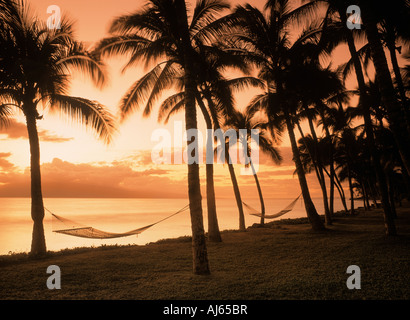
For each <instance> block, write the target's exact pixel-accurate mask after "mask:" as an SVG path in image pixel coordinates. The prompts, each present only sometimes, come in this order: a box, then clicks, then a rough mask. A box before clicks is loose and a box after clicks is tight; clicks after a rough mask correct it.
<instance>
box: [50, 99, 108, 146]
mask: <svg viewBox="0 0 410 320" xmlns="http://www.w3.org/2000/svg"><path fill="white" fill-rule="evenodd" d="M50 111H52V112H62V113H64V114H66V115H68V116H69V117H70V118H71V119H73V120H74V121H76V122H79V123H80V124H83V125H85V126H86V127H89V128H91V129H93V130H94V131H95V132H96V134H97V135H98V137H99V138H101V139H102V140H103V141H104V142H105V143H107V144H109V143H111V142H112V139H113V135H114V133H115V131H116V124H115V120H114V117H113V115H112V114H111V113H110V112H109V111H108V110H107V109H106V107H104V106H103V105H101V104H100V103H98V102H97V101H91V100H88V99H84V98H79V97H70V96H63V95H53V96H51V97H50Z"/></svg>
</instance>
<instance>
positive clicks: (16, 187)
mask: <svg viewBox="0 0 410 320" xmlns="http://www.w3.org/2000/svg"><path fill="white" fill-rule="evenodd" d="M0 160H3V158H0ZM1 163H2V162H1V161H0V164H1ZM6 164H7V163H6ZM41 172H42V187H43V195H44V197H66V198H70V197H71V198H119V197H124V198H152V197H158V198H161V197H163V198H169V197H172V198H173V197H184V196H185V194H186V192H185V189H186V188H184V183H180V185H179V186H176V185H175V184H177V183H176V182H174V181H172V179H170V178H169V177H167V176H166V175H167V173H168V171H167V170H163V169H154V168H147V169H146V170H140V171H135V170H133V169H132V168H131V167H130V166H128V164H127V163H125V162H124V163H123V162H121V161H116V162H115V163H113V164H104V165H101V164H93V163H80V164H74V163H70V162H67V161H63V160H61V159H57V158H55V159H53V161H52V162H50V163H44V164H42V166H41ZM0 183H1V185H0V196H1V197H28V196H30V170H29V168H27V169H26V170H25V171H24V172H20V173H17V172H8V173H3V174H2V175H0Z"/></svg>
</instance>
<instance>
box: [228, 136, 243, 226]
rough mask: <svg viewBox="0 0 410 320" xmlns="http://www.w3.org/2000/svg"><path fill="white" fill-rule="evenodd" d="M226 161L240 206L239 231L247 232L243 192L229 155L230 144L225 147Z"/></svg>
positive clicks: (237, 202) (237, 203)
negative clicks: (240, 189)
mask: <svg viewBox="0 0 410 320" xmlns="http://www.w3.org/2000/svg"><path fill="white" fill-rule="evenodd" d="M225 160H226V161H227V163H228V169H229V175H230V176H231V180H232V187H233V192H234V194H235V200H236V205H237V206H238V209H239V230H240V231H246V227H245V215H244V212H243V205H242V198H241V192H240V191H239V185H238V180H237V179H236V175H235V169H234V167H233V164H232V163H231V162H232V161H231V157H230V155H229V144H228V143H227V144H226V145H225Z"/></svg>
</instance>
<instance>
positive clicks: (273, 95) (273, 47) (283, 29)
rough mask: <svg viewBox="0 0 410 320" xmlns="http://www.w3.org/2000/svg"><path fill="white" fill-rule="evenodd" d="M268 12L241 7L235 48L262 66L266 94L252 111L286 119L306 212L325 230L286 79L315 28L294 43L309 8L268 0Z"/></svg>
mask: <svg viewBox="0 0 410 320" xmlns="http://www.w3.org/2000/svg"><path fill="white" fill-rule="evenodd" d="M267 7H268V10H266V11H265V12H261V11H260V10H259V9H257V8H255V7H253V6H251V5H250V4H247V5H246V6H244V7H243V6H238V7H237V8H236V12H235V13H236V14H237V15H238V20H239V23H238V24H239V25H240V26H241V27H242V29H243V33H242V34H239V35H237V36H233V40H232V41H233V43H234V45H236V46H239V47H241V48H243V49H244V50H247V51H249V55H250V58H249V59H251V57H252V58H254V61H255V63H257V64H258V66H259V67H260V72H259V78H260V79H263V80H264V81H265V82H266V84H267V86H266V87H267V88H268V90H267V92H266V93H265V94H262V95H260V96H257V97H255V99H254V100H253V101H252V103H251V105H252V108H254V109H255V108H259V109H263V110H264V111H266V113H267V115H268V117H269V119H275V118H276V117H277V116H278V114H280V115H281V116H283V119H284V123H285V125H286V128H287V131H288V134H289V138H290V141H291V146H292V152H293V160H294V161H295V165H296V169H297V174H298V178H299V184H300V187H301V191H302V195H303V199H304V203H305V208H306V213H307V216H308V218H309V221H310V223H311V225H312V228H313V229H314V230H323V229H324V225H323V222H322V220H321V219H320V217H319V215H318V213H317V211H316V208H315V205H314V203H313V201H312V198H311V196H310V192H309V188H308V184H307V181H306V176H305V173H304V171H303V167H302V163H301V161H300V155H299V150H298V148H297V141H296V137H295V133H294V126H295V124H296V123H295V121H294V120H292V119H293V118H294V117H293V116H294V115H295V114H296V110H297V108H298V106H299V103H300V101H298V100H297V99H296V97H295V96H294V94H292V93H291V92H290V91H289V90H287V83H286V82H287V79H289V74H288V73H289V71H290V69H289V68H290V67H291V65H290V64H289V61H290V60H291V59H292V57H295V56H299V55H302V56H305V55H306V53H308V51H306V49H309V46H304V45H305V44H306V42H308V39H309V37H310V35H312V32H311V31H310V30H313V29H314V28H313V27H312V28H308V29H307V30H305V31H304V32H303V33H302V35H301V36H300V37H299V38H298V39H297V40H296V41H294V42H292V41H291V39H290V37H289V33H288V28H289V27H290V25H291V24H292V23H293V22H294V21H295V20H297V18H298V17H300V16H303V15H304V14H306V13H307V12H310V11H311V9H312V8H311V6H310V5H303V6H301V7H299V8H297V9H295V10H292V8H291V6H290V3H289V1H269V2H268V4H267Z"/></svg>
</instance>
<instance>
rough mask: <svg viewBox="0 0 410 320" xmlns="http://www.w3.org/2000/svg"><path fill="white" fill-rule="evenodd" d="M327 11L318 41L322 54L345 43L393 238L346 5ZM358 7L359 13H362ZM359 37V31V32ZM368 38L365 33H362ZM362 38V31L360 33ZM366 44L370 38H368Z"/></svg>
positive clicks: (331, 5) (333, 4) (340, 2)
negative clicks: (323, 50)
mask: <svg viewBox="0 0 410 320" xmlns="http://www.w3.org/2000/svg"><path fill="white" fill-rule="evenodd" d="M325 2H326V3H327V4H328V10H327V13H326V17H325V20H324V23H323V24H324V27H325V28H324V31H323V33H322V41H323V42H324V43H325V44H326V45H327V46H325V47H326V51H328V52H330V51H331V50H332V49H333V48H334V47H335V46H336V45H337V44H340V43H341V42H342V43H347V45H348V49H349V52H350V55H351V57H352V62H353V65H354V70H355V74H356V79H357V82H358V87H359V92H360V103H361V105H362V108H363V109H362V110H363V120H364V128H365V131H366V143H367V148H368V149H369V151H370V155H371V163H372V165H373V167H374V169H375V172H376V176H377V181H378V187H379V188H380V193H381V196H382V203H383V210H384V222H385V229H386V234H388V235H395V234H396V227H395V224H394V220H393V219H392V210H391V206H390V201H389V195H388V187H387V182H386V177H385V174H384V171H383V168H382V166H381V163H380V154H379V152H378V150H377V147H376V141H375V138H374V131H373V124H372V120H371V113H370V112H371V103H370V97H369V94H368V92H367V90H366V83H365V79H364V74H363V69H362V65H361V62H360V57H359V55H358V53H357V50H356V43H355V38H354V34H353V32H352V30H349V29H348V28H347V26H346V21H347V17H346V8H347V3H346V2H345V1H344V0H327V1H325ZM363 11H364V10H363V8H362V12H363ZM359 34H360V32H359ZM366 34H367V36H368V32H366ZM361 35H363V32H362V33H361ZM369 43H370V39H369ZM373 62H374V61H373Z"/></svg>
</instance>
